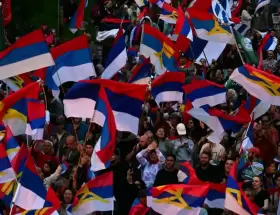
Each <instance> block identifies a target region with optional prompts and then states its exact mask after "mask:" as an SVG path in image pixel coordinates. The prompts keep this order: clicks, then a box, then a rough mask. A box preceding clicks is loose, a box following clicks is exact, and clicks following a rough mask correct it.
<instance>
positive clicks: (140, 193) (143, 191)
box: [137, 189, 147, 198]
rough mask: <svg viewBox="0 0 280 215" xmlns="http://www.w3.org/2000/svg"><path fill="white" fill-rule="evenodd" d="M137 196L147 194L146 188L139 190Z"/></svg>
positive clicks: (141, 196)
mask: <svg viewBox="0 0 280 215" xmlns="http://www.w3.org/2000/svg"><path fill="white" fill-rule="evenodd" d="M137 196H138V198H143V197H146V196H147V193H146V189H142V190H139V191H138V194H137Z"/></svg>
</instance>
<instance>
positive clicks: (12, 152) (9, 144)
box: [3, 127, 20, 163]
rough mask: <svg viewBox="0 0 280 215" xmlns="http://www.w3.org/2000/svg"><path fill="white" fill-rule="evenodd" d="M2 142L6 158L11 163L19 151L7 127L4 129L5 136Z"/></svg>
mask: <svg viewBox="0 0 280 215" xmlns="http://www.w3.org/2000/svg"><path fill="white" fill-rule="evenodd" d="M3 142H4V146H5V150H6V153H7V155H8V158H9V160H10V162H11V163H13V162H14V159H15V157H16V155H17V153H18V152H19V151H20V147H19V145H18V142H17V140H16V138H15V137H14V135H13V133H12V131H11V130H10V128H9V127H7V128H6V135H5V138H4V141H3Z"/></svg>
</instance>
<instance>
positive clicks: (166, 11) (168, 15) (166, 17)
mask: <svg viewBox="0 0 280 215" xmlns="http://www.w3.org/2000/svg"><path fill="white" fill-rule="evenodd" d="M159 18H160V19H161V20H163V21H165V22H166V23H169V24H176V22H177V19H178V12H177V10H176V9H175V8H174V7H172V6H171V5H169V4H167V3H166V2H164V3H163V6H162V7H161V11H160V15H159Z"/></svg>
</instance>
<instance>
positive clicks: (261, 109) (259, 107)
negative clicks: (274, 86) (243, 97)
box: [243, 95, 271, 119]
mask: <svg viewBox="0 0 280 215" xmlns="http://www.w3.org/2000/svg"><path fill="white" fill-rule="evenodd" d="M243 106H244V108H245V109H246V110H247V111H248V113H249V114H250V115H252V117H253V119H257V118H259V117H260V116H262V115H264V114H265V113H266V112H267V111H268V110H269V108H270V106H271V105H270V104H268V103H265V102H262V101H261V100H259V99H257V98H256V97H254V96H252V95H249V96H248V99H247V101H246V102H244V105H243Z"/></svg>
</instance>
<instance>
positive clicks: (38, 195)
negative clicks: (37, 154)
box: [13, 154, 60, 210]
mask: <svg viewBox="0 0 280 215" xmlns="http://www.w3.org/2000/svg"><path fill="white" fill-rule="evenodd" d="M27 196H28V201H26V197H27ZM13 202H14V204H15V205H16V206H18V207H20V208H22V209H24V210H34V209H41V208H44V207H53V208H55V209H59V207H60V201H59V199H58V198H57V196H56V194H55V192H54V191H53V190H52V188H51V187H50V188H49V189H48V191H46V188H45V186H44V184H43V181H42V179H41V178H40V176H39V175H38V173H37V169H36V167H35V164H34V163H33V160H32V157H31V155H30V154H29V155H28V158H27V160H26V163H25V167H24V170H23V173H22V176H21V178H20V180H19V183H18V186H17V190H16V193H15V195H14V197H13Z"/></svg>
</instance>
